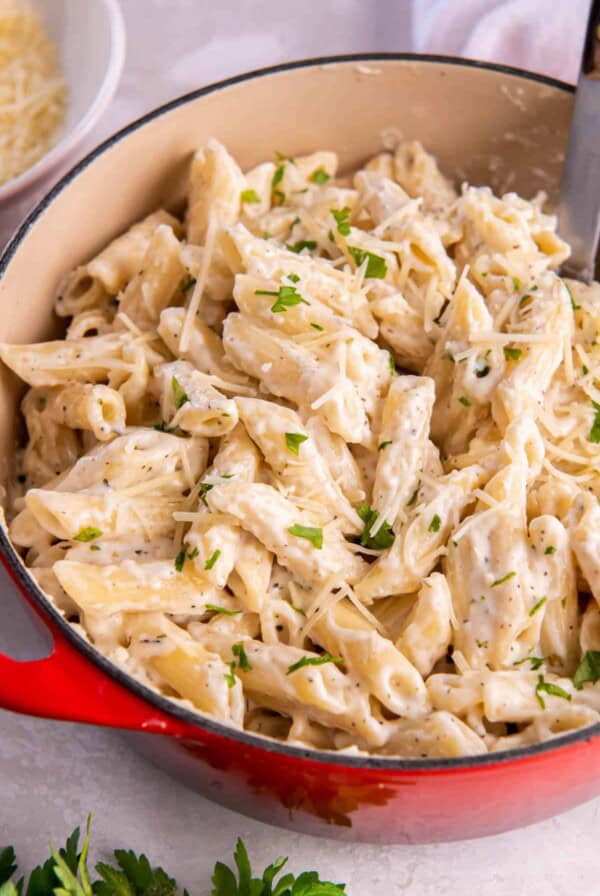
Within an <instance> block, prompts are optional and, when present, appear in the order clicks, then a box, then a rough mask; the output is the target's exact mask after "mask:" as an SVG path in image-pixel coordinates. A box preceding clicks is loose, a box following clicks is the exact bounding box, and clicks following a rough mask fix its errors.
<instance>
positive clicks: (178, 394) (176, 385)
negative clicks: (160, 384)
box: [171, 376, 189, 410]
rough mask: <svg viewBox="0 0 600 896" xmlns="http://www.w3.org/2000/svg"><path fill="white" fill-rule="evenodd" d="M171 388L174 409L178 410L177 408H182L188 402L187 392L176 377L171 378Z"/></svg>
mask: <svg viewBox="0 0 600 896" xmlns="http://www.w3.org/2000/svg"><path fill="white" fill-rule="evenodd" d="M171 388H172V390H173V398H174V399H175V407H176V408H177V410H179V408H181V407H183V405H184V404H185V403H186V402H187V401H189V398H188V396H187V392H186V391H185V389H184V388H183V386H182V385H181V383H180V382H179V380H178V379H177V377H176V376H174V377H172V378H171Z"/></svg>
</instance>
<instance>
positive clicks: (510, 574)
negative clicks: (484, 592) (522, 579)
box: [490, 572, 516, 588]
mask: <svg viewBox="0 0 600 896" xmlns="http://www.w3.org/2000/svg"><path fill="white" fill-rule="evenodd" d="M515 576H516V572H507V573H506V575H505V576H502V578H501V579H496V581H495V582H492V584H491V585H490V588H495V587H496V585H504V583H505V582H508V581H509V579H514V577H515Z"/></svg>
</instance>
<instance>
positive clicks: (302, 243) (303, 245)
mask: <svg viewBox="0 0 600 896" xmlns="http://www.w3.org/2000/svg"><path fill="white" fill-rule="evenodd" d="M285 248H286V249H289V250H290V252H295V253H296V255H297V254H298V253H299V252H302V250H303V249H310V250H311V251H312V250H313V249H316V248H317V244H316V242H315V240H298V241H297V242H295V243H287V244H286V247H285Z"/></svg>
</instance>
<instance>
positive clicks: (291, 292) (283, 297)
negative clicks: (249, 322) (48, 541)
mask: <svg viewBox="0 0 600 896" xmlns="http://www.w3.org/2000/svg"><path fill="white" fill-rule="evenodd" d="M254 295H256V296H277V301H276V302H274V303H273V304H272V305H271V311H272V312H273V314H279V313H280V312H281V311H285V310H286V308H293V307H294V305H300V303H302V304H303V305H310V302H307V301H306V299H303V298H302V296H301V295H300V293H299V292H298V290H297V289H296V287H295V286H280V287H279V289H278V290H277V292H274V291H273V290H270V289H255V290H254Z"/></svg>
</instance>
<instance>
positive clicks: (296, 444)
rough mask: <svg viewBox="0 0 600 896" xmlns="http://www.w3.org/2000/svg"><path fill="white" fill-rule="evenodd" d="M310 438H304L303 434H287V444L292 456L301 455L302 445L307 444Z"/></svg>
mask: <svg viewBox="0 0 600 896" xmlns="http://www.w3.org/2000/svg"><path fill="white" fill-rule="evenodd" d="M307 439H308V436H303V435H302V433H301V432H286V434H285V444H286V445H287V447H288V449H289V451H291V452H292V454H300V445H301V444H302V442H306V440H307Z"/></svg>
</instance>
